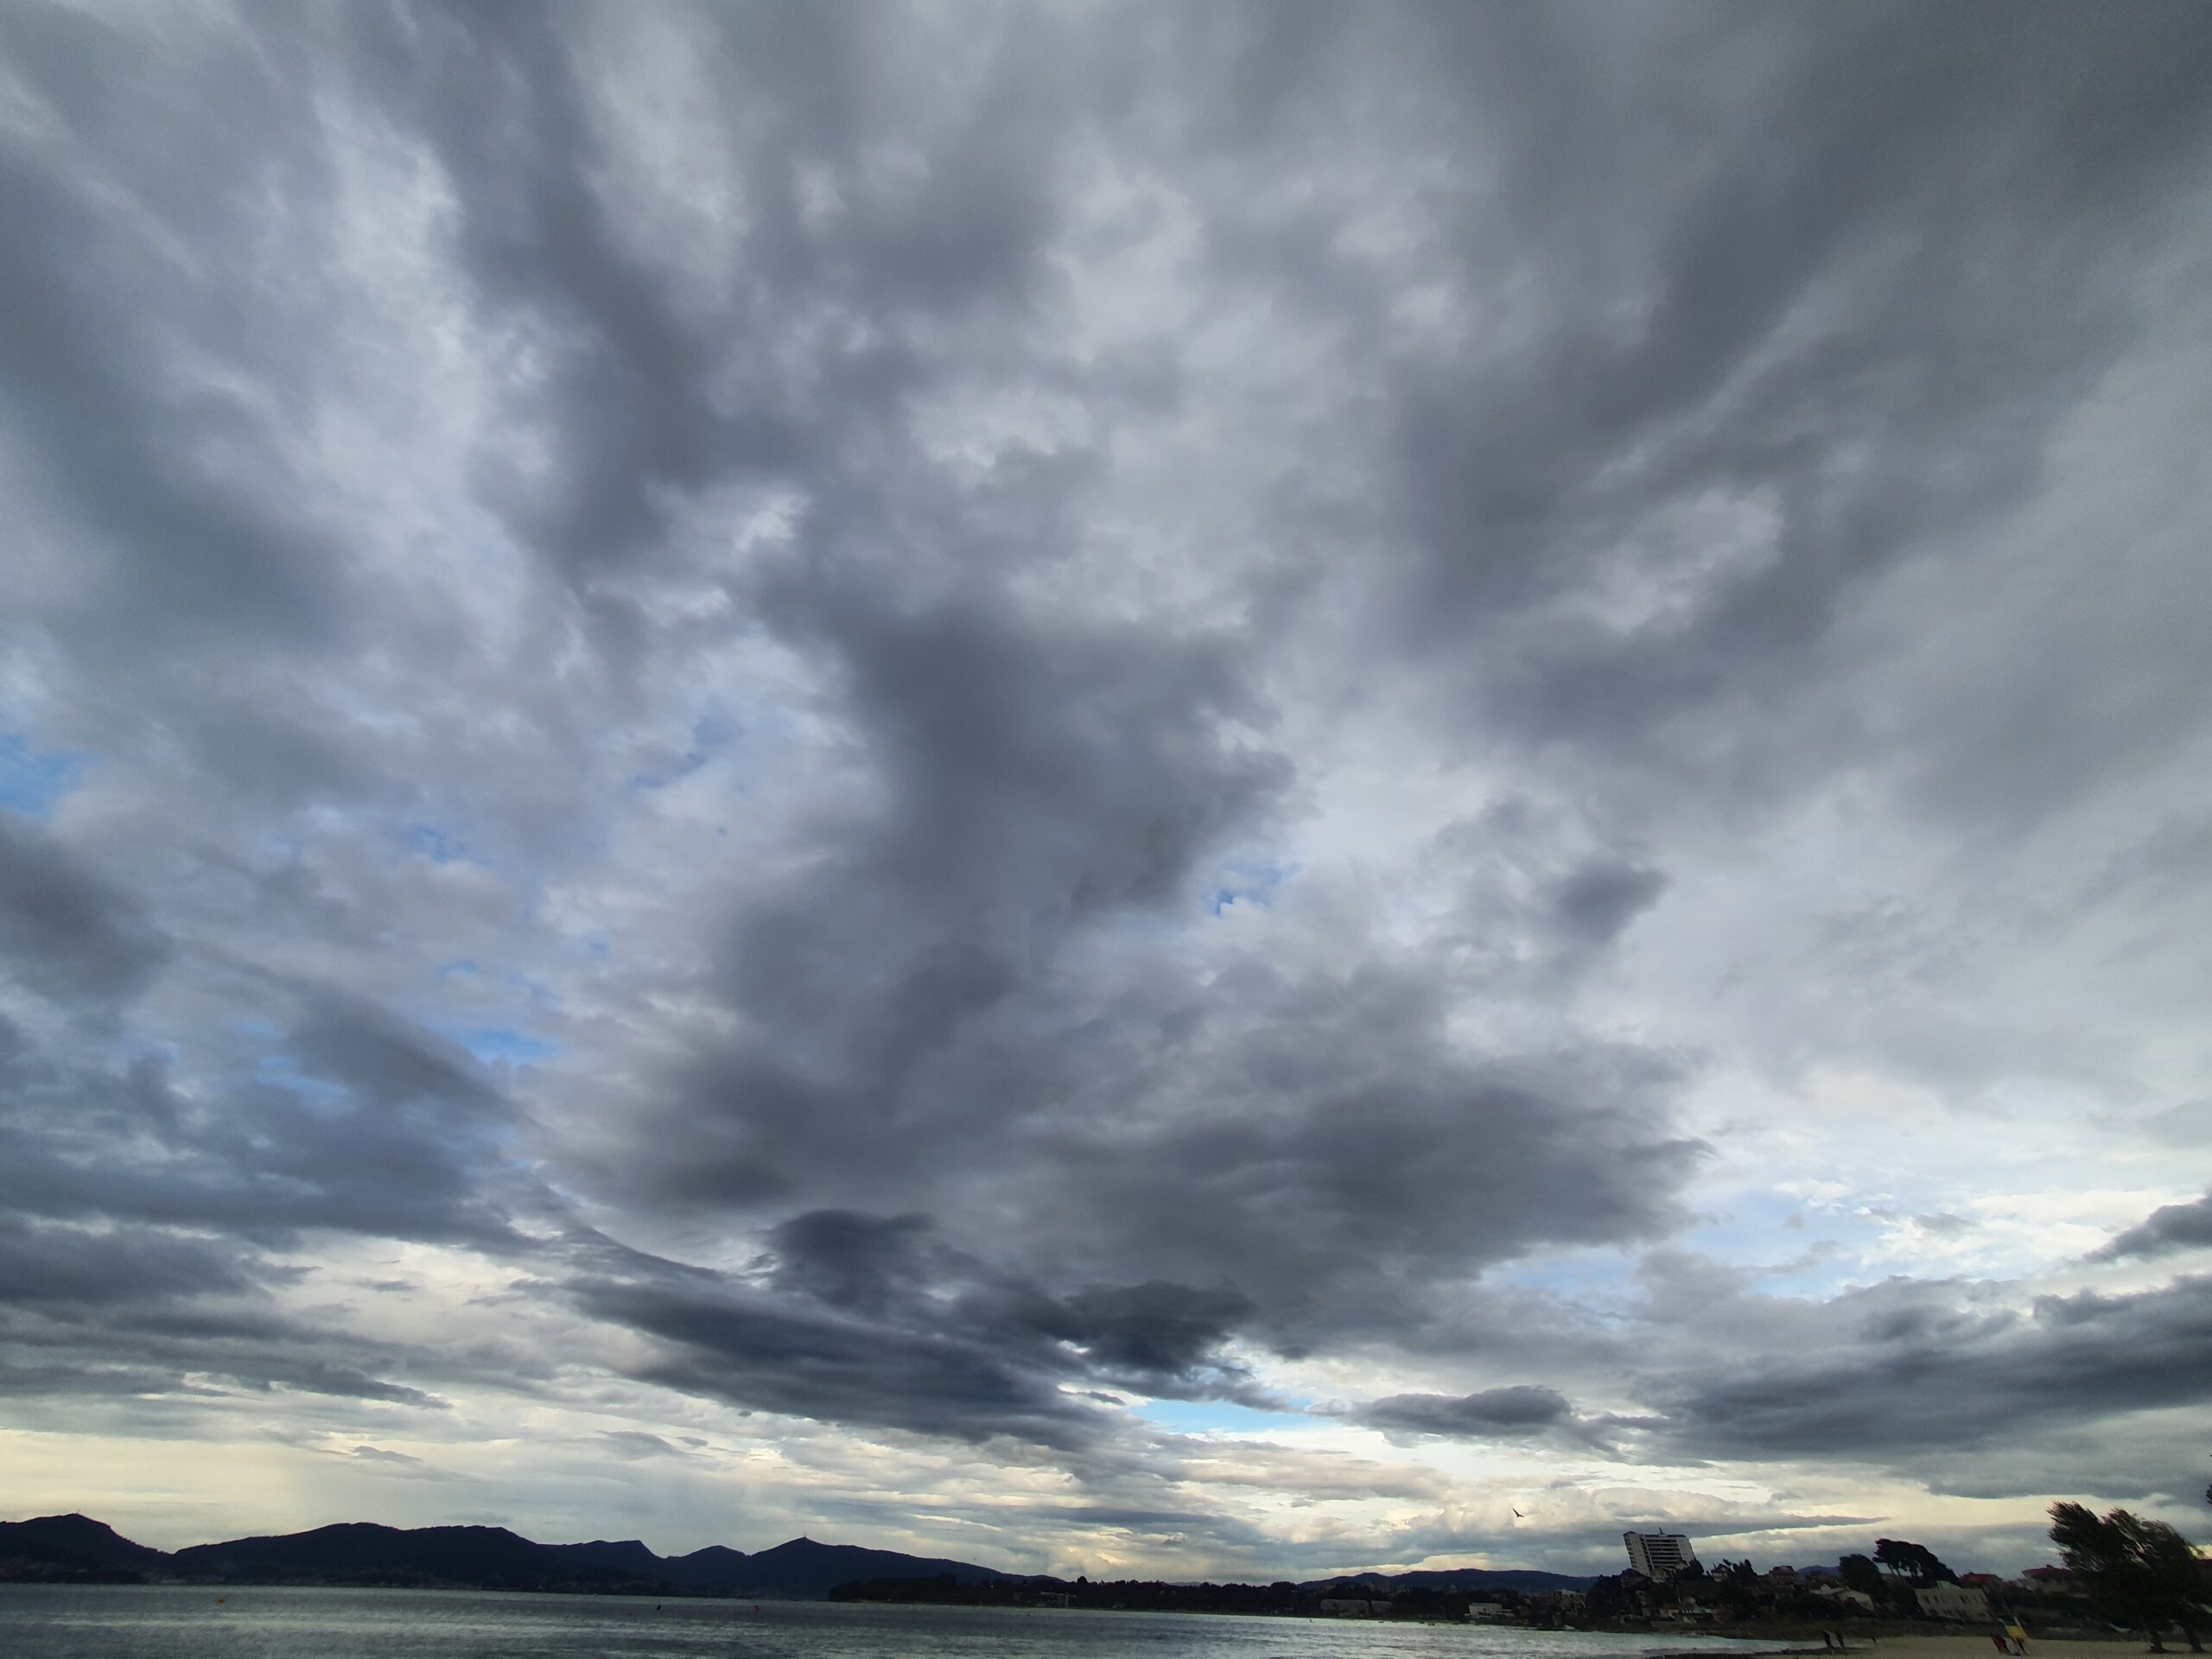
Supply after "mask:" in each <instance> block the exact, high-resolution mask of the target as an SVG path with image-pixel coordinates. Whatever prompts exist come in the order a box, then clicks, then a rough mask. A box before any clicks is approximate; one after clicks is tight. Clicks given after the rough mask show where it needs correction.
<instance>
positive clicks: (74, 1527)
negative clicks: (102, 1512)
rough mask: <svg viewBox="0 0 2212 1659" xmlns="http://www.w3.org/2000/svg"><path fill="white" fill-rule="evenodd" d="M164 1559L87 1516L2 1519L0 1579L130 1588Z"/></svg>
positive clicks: (159, 1553)
mask: <svg viewBox="0 0 2212 1659" xmlns="http://www.w3.org/2000/svg"><path fill="white" fill-rule="evenodd" d="M167 1560H168V1556H166V1555H164V1554H162V1552H161V1551H160V1550H158V1549H149V1548H146V1546H145V1545H143V1544H134V1543H132V1542H131V1541H130V1540H129V1539H128V1538H125V1537H124V1536H123V1535H122V1534H120V1533H118V1531H116V1529H114V1528H113V1527H111V1526H109V1525H108V1524H107V1523H106V1522H104V1521H95V1520H93V1519H92V1518H91V1517H90V1516H82V1515H48V1516H41V1517H39V1518H38V1519H37V1520H35V1521H0V1580H9V1579H12V1580H16V1581H18V1582H22V1581H23V1580H65V1581H73V1582H76V1583H79V1584H99V1583H108V1584H117V1583H121V1584H130V1583H135V1582H137V1580H140V1579H142V1578H144V1577H145V1576H146V1575H147V1574H148V1573H151V1572H154V1571H155V1570H156V1569H157V1568H159V1567H161V1566H162V1564H163V1563H165V1562H166V1561H167Z"/></svg>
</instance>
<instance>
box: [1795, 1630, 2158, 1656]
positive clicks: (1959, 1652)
mask: <svg viewBox="0 0 2212 1659" xmlns="http://www.w3.org/2000/svg"><path fill="white" fill-rule="evenodd" d="M1849 1650H1850V1651H1851V1652H1853V1653H1864V1654H1867V1655H1871V1656H1872V1659H1981V1656H1982V1655H1984V1654H1988V1655H1990V1656H1992V1659H1994V1656H1995V1654H1996V1652H1997V1649H1995V1648H1994V1647H1993V1646H1992V1645H1991V1644H1990V1640H1989V1637H1988V1636H1987V1634H1986V1632H1976V1633H1975V1634H1974V1635H1971V1636H1967V1635H1960V1636H1925V1635H1913V1636H1885V1637H1882V1638H1880V1639H1879V1640H1878V1641H1869V1640H1868V1639H1867V1638H1866V1637H1863V1636H1853V1637H1852V1638H1851V1645H1850V1649H1849ZM2150 1650H2151V1644H2150V1643H2148V1642H2147V1641H2145V1639H2144V1638H2143V1637H2130V1638H2123V1637H2090V1638H2086V1639H2083V1640H2081V1641H2075V1640H2073V1639H2071V1638H2069V1637H2049V1638H2039V1637H2030V1638H2029V1640H2028V1659H2036V1656H2037V1655H2038V1654H2043V1655H2048V1656H2051V1659H2139V1656H2141V1655H2143V1654H2145V1653H2148V1652H2150ZM1777 1651H1788V1652H1792V1653H1808V1652H1810V1653H1821V1652H1823V1651H1825V1649H1821V1648H1820V1647H1818V1646H1814V1647H1811V1648H1805V1647H1802V1646H1800V1647H1794V1648H1790V1649H1779V1648H1778V1649H1777ZM2166 1651H2167V1652H2169V1653H2174V1654H2186V1653H2187V1652H2188V1651H2189V1644H2188V1643H2186V1642H2183V1640H2181V1639H2180V1638H2179V1637H2174V1636H2169V1637H2167V1639H2166Z"/></svg>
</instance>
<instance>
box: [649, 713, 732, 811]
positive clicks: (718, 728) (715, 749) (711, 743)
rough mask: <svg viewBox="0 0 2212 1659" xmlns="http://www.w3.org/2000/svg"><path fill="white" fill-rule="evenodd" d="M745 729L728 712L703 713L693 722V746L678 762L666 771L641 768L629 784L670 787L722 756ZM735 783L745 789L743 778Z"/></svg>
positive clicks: (685, 751)
mask: <svg viewBox="0 0 2212 1659" xmlns="http://www.w3.org/2000/svg"><path fill="white" fill-rule="evenodd" d="M743 729H744V728H742V727H741V726H740V725H739V724H738V723H737V722H736V721H734V720H732V719H729V718H728V717H727V716H725V715H719V714H708V715H701V716H700V717H699V718H698V719H697V720H696V721H692V723H691V741H690V747H687V748H686V749H685V750H684V751H683V753H681V754H679V755H678V756H677V758H676V760H675V762H674V764H673V765H671V766H669V767H668V768H667V769H666V770H665V771H664V772H639V773H638V774H637V775H635V776H634V777H632V779H630V784H629V787H630V788H631V789H632V790H633V791H649V790H658V789H666V788H667V787H669V785H671V784H676V783H680V782H681V781H683V779H686V778H689V777H690V776H691V774H692V773H693V772H697V771H699V770H700V769H701V768H702V767H703V766H706V765H707V764H708V763H709V761H711V760H716V759H718V758H720V757H721V755H722V753H723V752H724V751H725V750H728V749H729V748H730V747H732V746H733V745H734V744H735V743H736V742H737V740H738V738H739V737H740V736H741V734H742V733H743ZM734 787H735V788H736V790H737V791H738V793H740V794H743V793H744V792H745V785H744V784H743V783H742V782H741V781H740V782H738V783H736V784H735V785H734Z"/></svg>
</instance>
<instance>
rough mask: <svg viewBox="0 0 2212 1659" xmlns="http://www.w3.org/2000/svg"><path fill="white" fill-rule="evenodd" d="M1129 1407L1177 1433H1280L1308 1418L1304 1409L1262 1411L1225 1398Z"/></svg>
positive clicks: (1145, 1418)
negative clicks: (1224, 1399) (1231, 1402)
mask: <svg viewBox="0 0 2212 1659" xmlns="http://www.w3.org/2000/svg"><path fill="white" fill-rule="evenodd" d="M1129 1409H1130V1410H1131V1411H1132V1412H1134V1413H1135V1414H1136V1415H1137V1416H1139V1417H1141V1418H1143V1419H1144V1420H1145V1421H1147V1422H1148V1423H1157V1424H1159V1425H1160V1427H1162V1428H1166V1429H1173V1431H1174V1432H1175V1433H1178V1434H1262V1433H1276V1434H1280V1433H1282V1432H1283V1431H1284V1430H1286V1429H1288V1428H1293V1427H1297V1426H1298V1425H1300V1424H1301V1423H1303V1422H1306V1421H1307V1419H1306V1416H1305V1414H1303V1413H1302V1412H1297V1411H1261V1410H1259V1409H1257V1408H1255V1407H1252V1406H1239V1405H1233V1404H1230V1402H1226V1401H1222V1400H1147V1401H1146V1402H1144V1404H1142V1405H1141V1406H1132V1407H1131V1408H1129Z"/></svg>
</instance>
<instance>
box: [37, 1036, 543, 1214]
mask: <svg viewBox="0 0 2212 1659" xmlns="http://www.w3.org/2000/svg"><path fill="white" fill-rule="evenodd" d="M513 1121H514V1120H513V1116H512V1111H511V1109H509V1108H508V1107H507V1105H506V1103H505V1102H504V1100H502V1099H501V1098H500V1096H499V1095H498V1093H497V1092H496V1091H495V1090H493V1089H492V1088H491V1087H490V1086H489V1085H488V1084H486V1083H485V1082H484V1081H483V1080H482V1079H481V1078H480V1077H477V1076H475V1075H473V1071H472V1068H471V1067H470V1066H469V1065H468V1063H467V1060H466V1058H465V1057H462V1056H459V1055H458V1054H457V1052H455V1051H454V1050H452V1049H451V1047H450V1046H448V1045H444V1044H442V1043H440V1042H439V1041H438V1040H437V1039H434V1038H431V1037H429V1035H428V1033H421V1032H412V1033H410V1032H409V1031H408V1030H406V1029H405V1027H404V1026H403V1024H402V1023H401V1022H399V1021H397V1020H395V1019H394V1018H393V1017H392V1016H391V1015H390V1014H385V1013H384V1012H382V1011H380V1010H377V1009H374V1008H371V1007H365V1006H363V1005H361V1004H359V1003H358V1002H355V1001H352V1000H350V999H346V998H343V997H338V996H334V995H327V994H322V993H312V994H310V995H308V996H307V997H306V998H305V999H304V1006H303V1007H302V1010H301V1013H300V1017H299V1018H298V1020H297V1021H296V1024H295V1025H294V1026H293V1027H292V1028H291V1030H290V1032H289V1041H288V1042H286V1043H284V1044H283V1045H281V1046H272V1049H271V1050H270V1052H266V1053H265V1054H264V1056H263V1057H262V1059H261V1063H260V1064H258V1065H255V1066H253V1067H252V1068H251V1070H248V1071H245V1072H244V1073H243V1074H233V1075H232V1076H230V1077H225V1078H223V1079H222V1080H221V1084H220V1086H219V1089H218V1090H216V1091H214V1092H213V1094H212V1095H209V1096H200V1097H195V1098H187V1097H185V1096H180V1095H179V1094H178V1093H177V1091H176V1090H175V1087H174V1086H173V1084H172V1081H171V1079H170V1077H169V1076H168V1068H167V1066H166V1065H164V1063H163V1062H162V1060H160V1059H158V1058H153V1057H141V1058H137V1059H134V1060H130V1061H128V1062H126V1063H124V1064H122V1065H116V1064H113V1063H105V1064H103V1063H100V1062H99V1061H78V1060H73V1059H67V1058H60V1057H57V1056H55V1055H54V1054H52V1053H50V1052H47V1051H46V1050H45V1049H43V1048H41V1047H37V1046H33V1045H31V1044H30V1043H29V1042H28V1041H26V1040H25V1039H22V1037H21V1036H20V1034H14V1035H12V1037H11V1033H10V1031H9V1029H8V1028H7V1027H0V1151H4V1154H5V1155H4V1157H0V1199H4V1201H5V1203H6V1204H7V1205H10V1206H11V1207H12V1208H14V1209H15V1210H16V1211H18V1212H19V1213H22V1214H28V1215H32V1216H45V1217H57V1218H67V1219H77V1220H84V1219H89V1218H93V1217H115V1218H117V1219H118V1220H121V1221H124V1222H132V1221H136V1222H147V1223H157V1224H167V1225H173V1226H184V1227H205V1228H211V1229H218V1230H223V1231H225V1232H228V1233H232V1234H235V1235H237V1236H242V1237H246V1238H251V1239H254V1240H257V1241H259V1242H260V1243H264V1244H266V1245H270V1246H284V1245H289V1244H291V1243H296V1242H297V1241H298V1239H299V1238H300V1236H302V1235H303V1234H313V1233H317V1232H340V1233H346V1232H351V1233H363V1234H368V1235H371V1236H380V1237H397V1238H406V1237H413V1238H424V1239H444V1240H453V1241H467V1242H469V1243H475V1244H479V1245H481V1246H485V1247H488V1248H492V1249H499V1248H503V1247H507V1248H512V1247H513V1246H514V1245H515V1244H516V1243H518V1236H517V1235H516V1233H515V1232H514V1230H513V1228H512V1223H511V1221H510V1219H509V1217H508V1215H507V1213H506V1209H507V1206H508V1205H511V1204H513V1203H515V1202H517V1201H520V1202H522V1203H524V1204H527V1203H528V1202H530V1199H529V1190H530V1186H529V1183H527V1182H526V1181H525V1182H521V1183H515V1182H512V1181H510V1180H508V1179H505V1177H504V1176H503V1175H502V1174H501V1171H502V1170H503V1169H504V1167H505V1161H506V1160H505V1156H504V1154H503V1153H502V1151H501V1149H500V1147H499V1137H500V1136H501V1135H504V1134H505V1133H507V1132H509V1131H510V1130H511V1129H512V1126H513ZM503 1186H504V1187H505V1192H500V1191H499V1188H501V1187H503ZM503 1200H504V1202H503Z"/></svg>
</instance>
